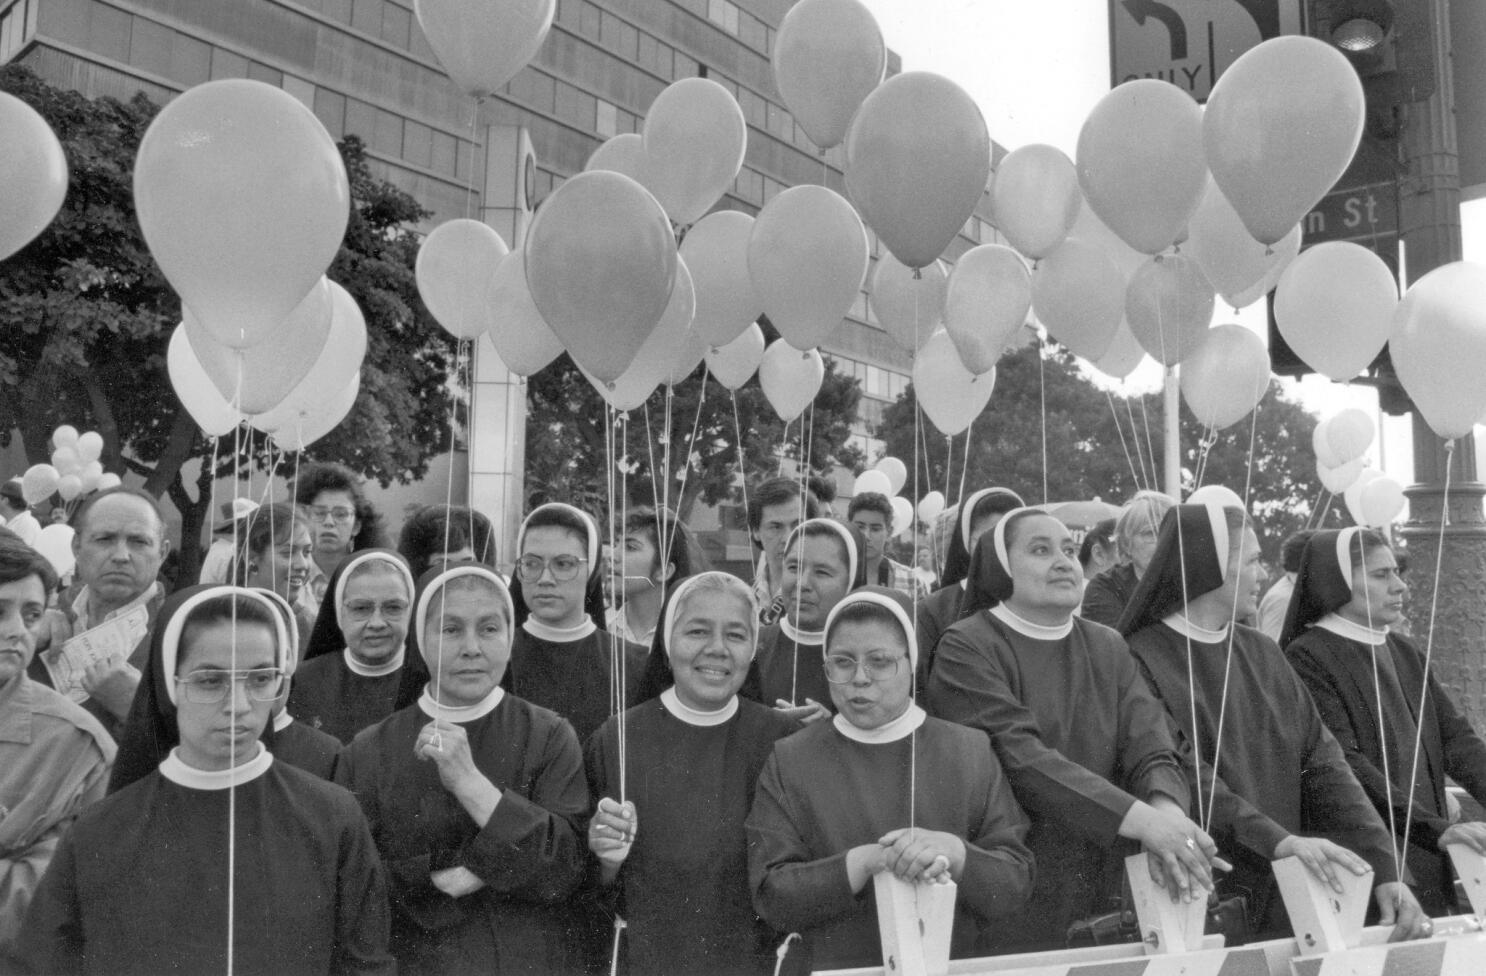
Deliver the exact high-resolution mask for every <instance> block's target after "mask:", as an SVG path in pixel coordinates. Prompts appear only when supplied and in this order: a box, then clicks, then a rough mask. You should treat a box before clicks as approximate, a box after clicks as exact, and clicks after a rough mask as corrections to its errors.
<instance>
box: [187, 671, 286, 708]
mask: <svg viewBox="0 0 1486 976" xmlns="http://www.w3.org/2000/svg"><path fill="white" fill-rule="evenodd" d="M175 680H176V682H177V683H179V684H180V685H182V686H183V687H184V688H185V690H186V701H188V702H193V703H195V704H197V705H215V704H217V703H218V702H220V701H222V700H223V699H224V698H226V697H227V692H228V690H229V689H231V688H232V686H233V685H234V684H235V683H238V682H241V683H242V684H243V686H244V687H245V688H247V691H248V697H249V698H251V699H253V701H260V702H265V701H273V700H274V699H275V698H277V697H278V696H279V692H280V691H281V690H283V687H284V672H283V671H280V670H279V669H278V668H253V669H251V670H248V671H206V670H203V671H192V672H191V673H190V674H188V675H184V676H181V675H177V676H176V679H175Z"/></svg>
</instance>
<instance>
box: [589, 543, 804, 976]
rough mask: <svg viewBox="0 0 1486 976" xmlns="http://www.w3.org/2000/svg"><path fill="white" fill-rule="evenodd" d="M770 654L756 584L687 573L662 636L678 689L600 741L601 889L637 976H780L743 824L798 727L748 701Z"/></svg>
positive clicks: (595, 749)
mask: <svg viewBox="0 0 1486 976" xmlns="http://www.w3.org/2000/svg"><path fill="white" fill-rule="evenodd" d="M757 646H758V602H757V598H756V597H755V596H754V593H753V588H752V587H751V586H749V585H748V584H747V583H744V582H743V581H742V580H740V579H738V577H736V576H733V575H731V574H729V573H714V572H708V573H701V574H699V575H697V576H690V577H687V578H686V579H685V580H683V581H682V582H681V584H680V585H679V586H677V588H676V590H675V591H674V592H673V593H672V594H671V597H670V599H669V601H668V602H667V604H666V607H665V611H664V614H663V616H662V621H661V628H660V630H659V631H658V632H657V635H656V645H655V654H656V657H657V658H659V659H661V660H663V661H665V662H666V667H665V669H664V670H665V675H666V682H665V683H666V684H668V685H669V687H667V688H666V689H665V690H664V691H662V692H661V693H660V695H659V697H658V698H654V699H652V700H650V701H647V702H645V703H644V704H641V705H637V706H635V707H634V708H631V709H629V710H628V711H627V712H625V713H624V715H623V716H622V719H623V723H622V724H621V721H620V720H619V719H618V718H611V719H609V720H608V721H607V722H605V723H604V724H603V726H602V727H601V728H600V729H599V731H598V733H597V734H596V735H595V736H594V737H593V738H592V739H590V740H589V743H588V755H587V766H588V780H589V785H590V789H591V792H592V795H593V799H594V801H595V803H596V805H597V812H596V813H595V814H594V818H593V821H592V822H591V823H590V824H589V828H588V847H589V850H591V851H592V852H593V854H594V856H595V857H596V858H597V860H598V875H599V877H598V881H599V884H600V886H601V887H602V888H603V889H606V890H607V891H608V892H609V893H611V894H612V895H613V896H614V900H615V901H616V902H617V904H616V906H615V907H616V908H617V910H618V913H619V914H620V915H621V916H622V917H623V918H624V919H625V921H626V922H627V923H628V927H627V928H626V929H625V930H624V935H623V938H622V941H621V947H622V948H621V956H620V958H621V961H622V963H623V964H624V971H626V972H631V973H653V974H676V976H686V974H691V973H713V974H718V976H729V974H737V976H745V974H751V973H760V972H768V971H769V970H770V967H771V964H772V962H773V958H772V957H773V953H772V951H771V948H772V947H771V946H770V945H769V934H770V933H769V930H768V928H767V927H766V926H764V925H763V924H762V923H761V922H760V921H759V919H758V916H757V915H755V914H754V911H753V903H752V900H751V898H750V895H749V886H748V844H747V839H746V837H745V836H744V832H743V820H744V818H745V817H746V816H747V815H748V810H749V807H750V806H751V805H752V804H753V790H754V785H755V784H756V783H757V782H758V776H759V770H760V769H762V768H763V765H764V760H765V759H767V758H768V756H769V753H770V751H771V750H772V749H773V747H774V743H775V741H776V740H778V739H780V738H782V737H783V736H786V735H788V734H790V733H791V732H793V731H794V730H795V729H796V728H797V727H798V726H797V724H796V723H795V722H794V721H793V720H791V719H790V718H789V717H787V716H785V715H783V714H781V713H780V712H778V711H776V710H775V709H772V708H766V707H764V706H763V705H760V704H759V703H758V702H753V701H748V700H746V699H740V698H739V697H738V689H739V688H740V687H741V686H742V684H743V679H744V678H745V677H746V676H747V674H748V665H749V663H750V662H751V661H752V660H753V655H754V652H755V650H756V649H757ZM621 797H623V801H622V802H621V799H620V798H621Z"/></svg>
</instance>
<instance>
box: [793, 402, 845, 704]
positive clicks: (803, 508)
mask: <svg viewBox="0 0 1486 976" xmlns="http://www.w3.org/2000/svg"><path fill="white" fill-rule="evenodd" d="M807 409H808V408H807ZM799 443H800V446H799V448H797V454H796V458H797V460H798V463H797V464H796V472H797V473H798V475H799V478H800V492H799V499H800V514H801V515H802V516H803V515H804V514H805V513H806V512H808V511H809V510H810V506H809V505H808V504H807V499H806V492H808V491H809V490H810V469H809V467H808V466H807V464H806V462H805V414H804V413H803V412H802V413H801V414H800V442H799ZM802 521H803V519H802ZM784 559H785V561H786V562H788V561H789V553H785V554H784ZM804 559H805V534H804V533H803V532H801V533H797V534H796V536H795V560H796V562H797V564H798V563H803V562H804ZM800 569H801V570H803V569H804V567H803V566H800ZM804 576H805V574H804V573H803V572H796V573H795V604H794V605H795V626H797V627H798V626H799V607H800V590H801V588H802V587H803V585H804ZM846 585H847V587H848V588H850V587H851V580H847V581H846ZM785 613H786V614H788V613H789V608H788V607H786V608H785ZM790 643H791V644H792V645H793V649H792V650H791V652H790V663H789V703H790V705H791V706H797V705H799V704H800V642H799V641H798V640H795V639H793V638H791V640H790Z"/></svg>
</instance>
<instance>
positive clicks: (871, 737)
mask: <svg viewBox="0 0 1486 976" xmlns="http://www.w3.org/2000/svg"><path fill="white" fill-rule="evenodd" d="M926 718H928V715H927V714H926V713H925V712H924V710H923V709H922V708H920V707H919V706H918V703H917V702H912V701H910V702H909V703H908V707H907V708H905V709H904V710H903V714H902V715H899V716H898V717H897V718H895V719H893V720H892V721H891V722H888V723H887V724H886V725H879V726H878V727H877V728H875V729H859V728H857V727H856V726H855V725H852V724H851V723H850V722H848V721H847V720H846V716H845V715H842V714H840V713H839V712H838V713H837V715H836V717H835V718H833V719H831V724H832V725H834V726H835V727H836V731H837V732H840V733H841V734H842V735H844V736H846V737H847V738H848V739H850V740H851V741H853V742H861V743H863V744H865V745H869V746H876V745H883V744H885V743H888V742H897V741H898V740H899V739H906V738H908V737H909V736H910V735H912V734H913V733H914V731H916V730H917V729H918V727H919V726H920V725H923V724H924V719H926Z"/></svg>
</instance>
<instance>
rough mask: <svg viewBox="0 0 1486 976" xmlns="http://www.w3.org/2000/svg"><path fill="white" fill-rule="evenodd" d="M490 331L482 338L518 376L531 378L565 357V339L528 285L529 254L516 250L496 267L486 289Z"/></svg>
mask: <svg viewBox="0 0 1486 976" xmlns="http://www.w3.org/2000/svg"><path fill="white" fill-rule="evenodd" d="M485 299H486V301H487V302H488V303H489V305H490V318H491V322H490V330H489V331H488V332H486V333H485V337H484V338H483V339H481V340H480V341H481V347H482V348H484V347H485V345H486V344H488V345H489V347H490V349H491V350H492V351H493V352H494V353H495V354H496V356H498V357H499V358H500V361H501V362H503V363H505V364H506V368H507V369H509V370H510V371H511V372H513V373H515V374H516V375H517V376H531V375H532V374H533V373H537V372H540V371H541V370H542V369H544V368H546V366H547V365H548V364H549V363H551V362H552V360H554V359H556V358H557V357H558V356H561V355H562V340H561V339H559V338H557V336H556V334H554V333H553V331H552V329H551V328H549V327H548V325H547V323H546V321H545V320H544V319H543V318H542V313H541V312H538V311H537V303H536V302H534V301H532V300H531V288H530V287H529V286H528V285H527V283H526V252H525V251H513V252H511V253H510V254H508V255H506V257H505V258H504V259H503V260H502V261H501V263H500V264H498V265H496V268H495V274H493V275H491V276H490V282H489V284H488V285H487V287H486V289H485Z"/></svg>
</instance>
